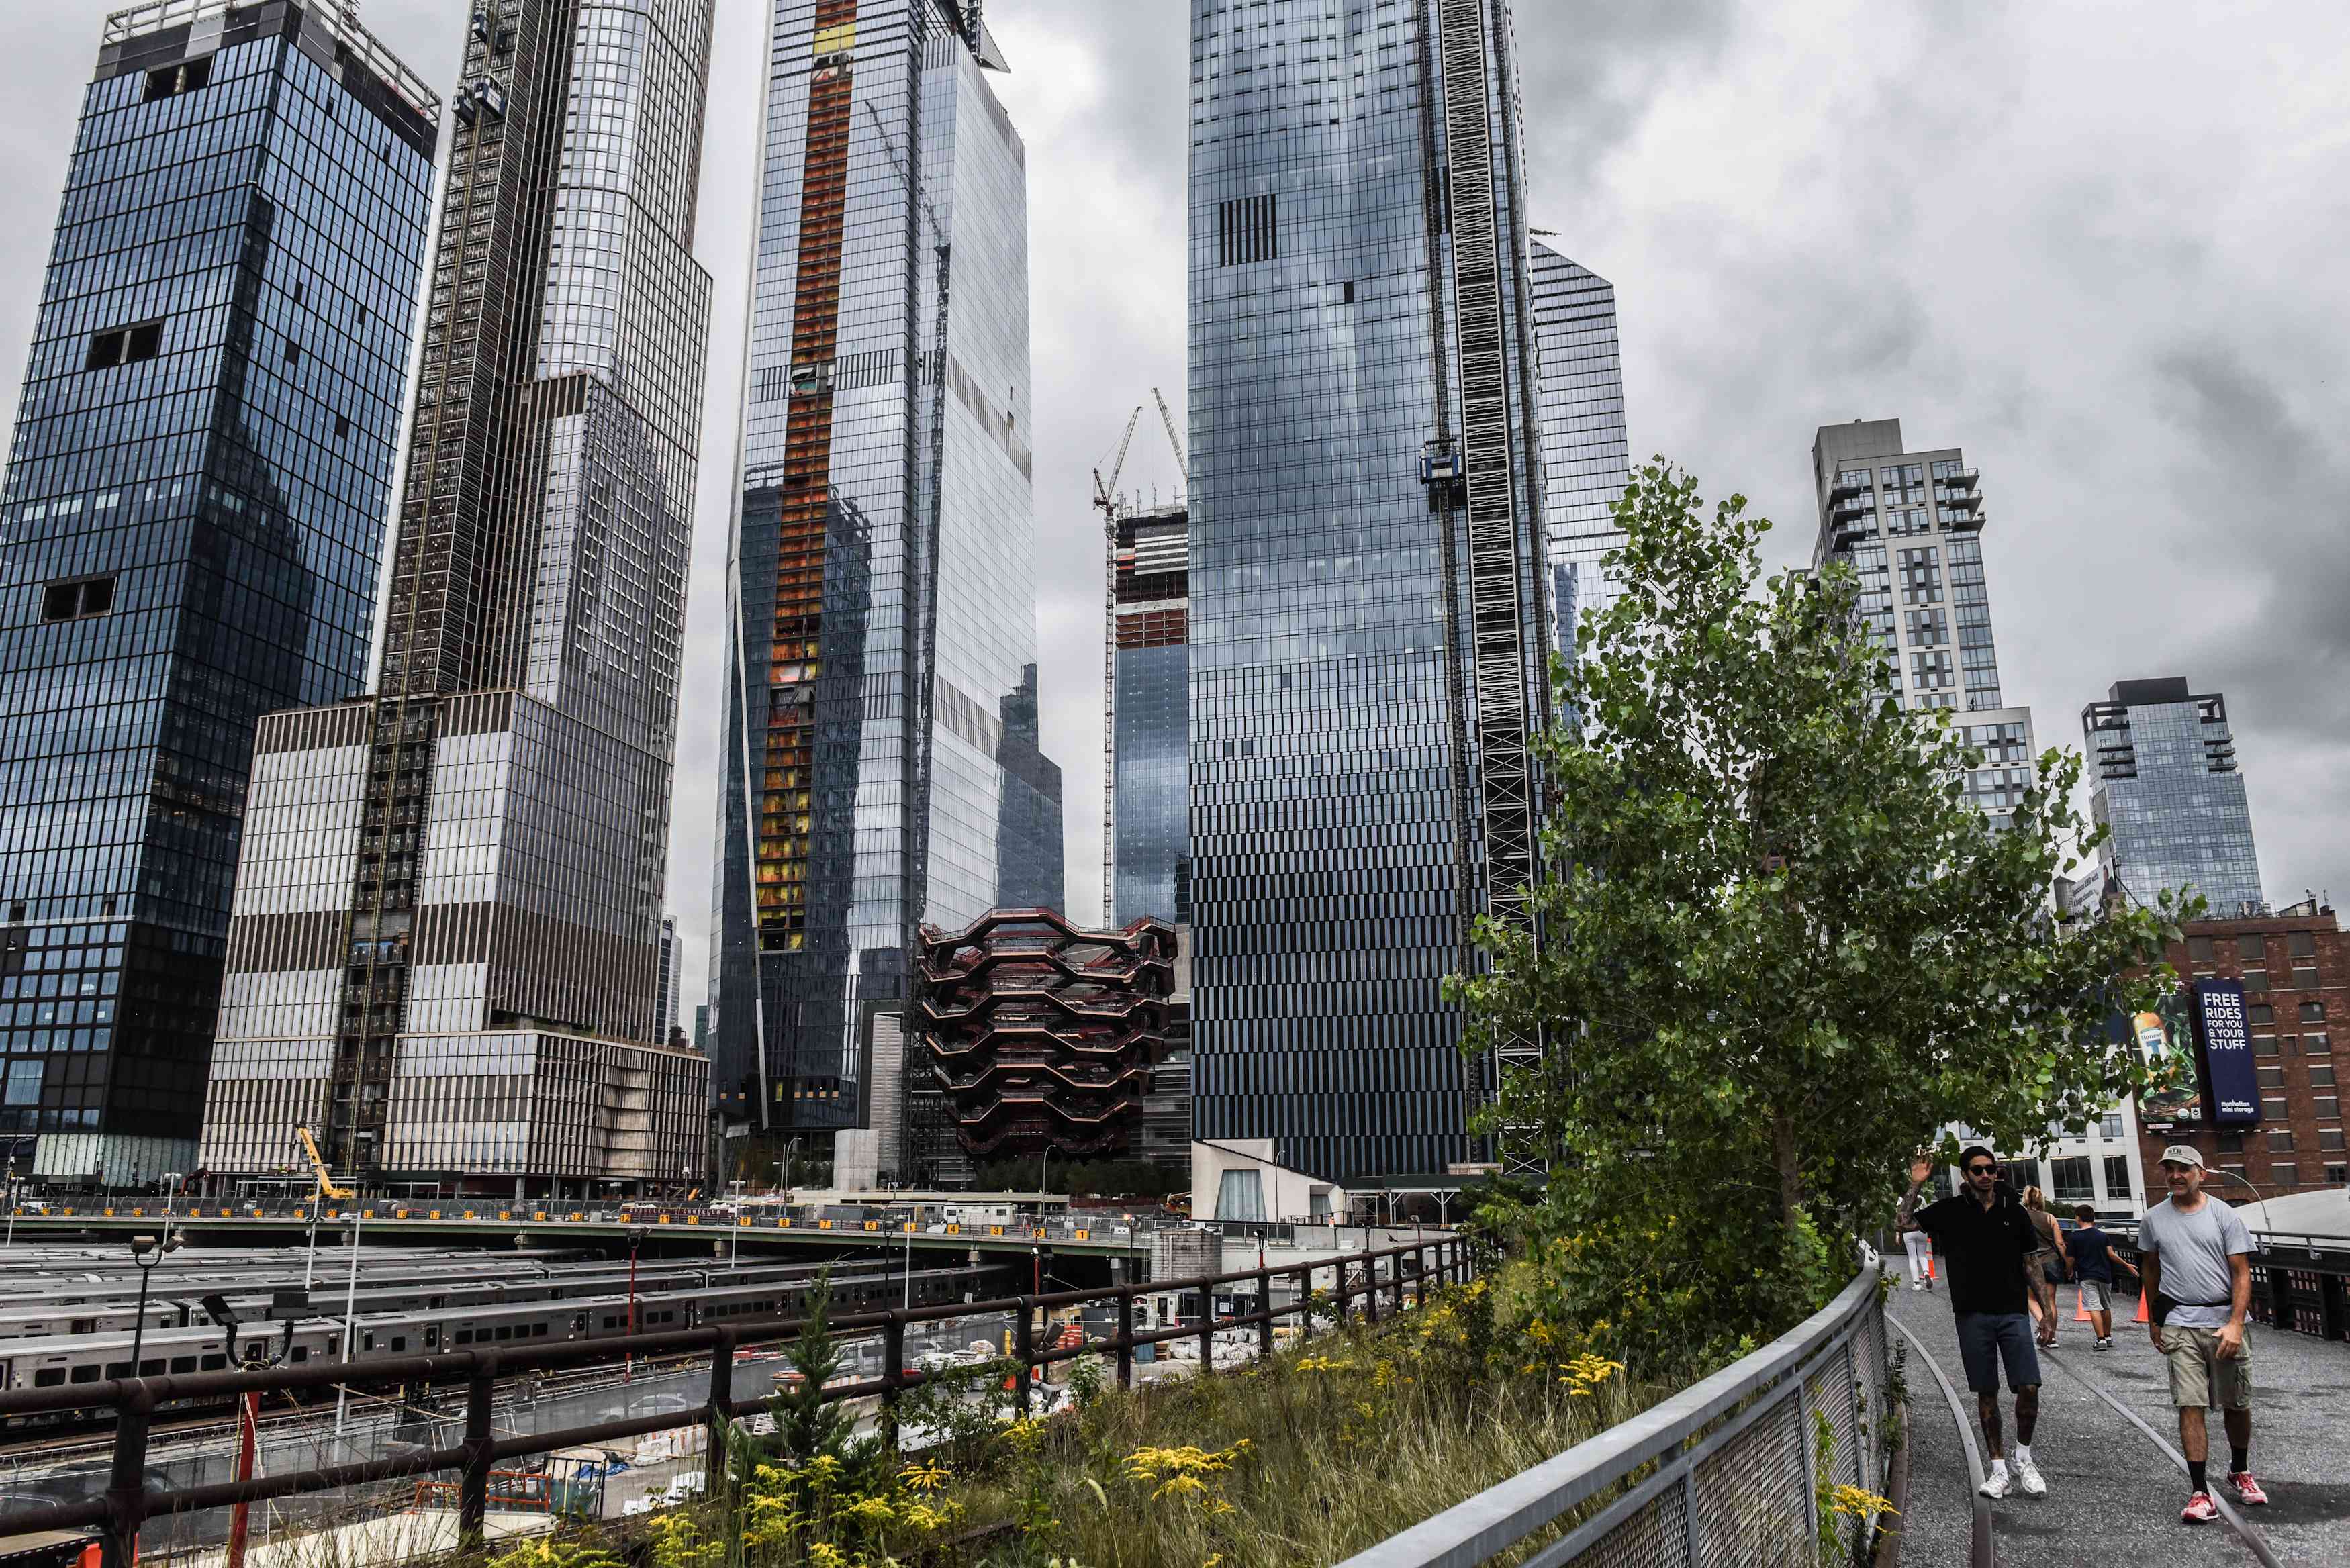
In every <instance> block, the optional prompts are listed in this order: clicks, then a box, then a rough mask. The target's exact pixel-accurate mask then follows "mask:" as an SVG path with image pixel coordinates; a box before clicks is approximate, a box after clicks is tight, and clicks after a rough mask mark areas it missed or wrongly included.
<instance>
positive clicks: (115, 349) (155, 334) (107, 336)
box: [81, 321, 163, 370]
mask: <svg viewBox="0 0 2350 1568" xmlns="http://www.w3.org/2000/svg"><path fill="white" fill-rule="evenodd" d="M162 351H163V324H162V323H161V321H141V322H139V323H138V324H136V325H135V326H130V327H108V328H107V329H106V330H105V331H103V332H93V333H91V334H90V335H89V355H88V358H85V359H84V360H83V361H82V367H81V368H82V369H85V370H111V369H114V368H115V367H116V366H118V365H136V364H138V363H139V362H140V360H142V359H152V358H155V356H156V355H158V354H161V352H162Z"/></svg>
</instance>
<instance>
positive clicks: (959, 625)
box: [711, 0, 1062, 1132]
mask: <svg viewBox="0 0 2350 1568" xmlns="http://www.w3.org/2000/svg"><path fill="white" fill-rule="evenodd" d="M773 3H774V6H775V9H774V38H773V47H772V50H771V52H770V55H769V60H770V67H769V77H768V83H767V102H766V139H765V151H764V159H763V162H762V166H761V171H760V192H759V225H758V234H759V241H758V252H757V255H756V257H755V260H754V279H753V298H752V306H751V345H750V356H749V358H750V364H749V386H748V388H747V400H746V409H745V414H744V420H743V473H742V489H741V502H740V507H741V510H740V514H739V517H738V521H737V526H736V534H735V539H734V549H733V559H732V561H731V563H730V565H731V573H732V588H733V605H732V607H731V609H732V612H733V628H734V630H735V641H734V649H733V661H732V665H731V668H730V670H729V674H728V691H727V731H726V742H725V743H726V760H725V766H726V775H725V787H724V789H723V791H722V796H721V805H720V822H719V832H720V853H719V855H718V857H717V888H716V897H715V900H714V901H715V905H716V908H715V909H714V911H713V915H714V919H713V926H714V929H715V931H716V940H715V942H714V944H713V945H714V949H715V950H714V954H713V961H712V979H713V982H714V983H713V987H712V992H713V997H714V1000H715V1002H716V1012H715V1015H714V1017H713V1018H712V1030H711V1033H712V1044H711V1055H712V1075H713V1077H714V1079H715V1087H716V1090H717V1095H718V1101H719V1106H720V1108H721V1109H722V1110H723V1111H724V1112H726V1113H727V1114H729V1115H731V1116H743V1118H745V1119H747V1120H748V1121H750V1122H751V1123H752V1124H753V1125H754V1126H756V1127H762V1128H768V1129H783V1128H789V1129H795V1130H806V1131H815V1132H825V1131H837V1130H839V1129H842V1128H847V1127H871V1126H873V1125H874V1118H875V1116H877V1114H879V1108H878V1107H876V1106H873V1105H872V1104H870V1103H869V1102H870V1100H871V1098H872V1096H870V1095H869V1094H868V1093H867V1090H868V1087H869V1086H870V1085H871V1078H870V1075H869V1073H868V1067H869V1064H870V1059H871V1054H872V1051H873V1043H874V1038H875V1031H876V1027H877V1025H876V1020H877V1019H881V1018H891V1027H893V1028H894V1027H895V1026H896V1024H897V1023H898V1022H899V1020H898V1019H896V1018H893V1017H891V1015H899V1014H902V1013H903V1012H904V1009H905V1006H906V994H907V990H906V988H907V973H908V961H909V954H910V950H911V947H912V944H913V941H914V939H915V931H916V928H917V927H918V925H920V923H922V922H925V921H927V922H930V923H932V924H935V925H938V926H941V927H942V928H945V929H961V928H962V927H963V926H966V925H968V924H969V923H970V922H971V921H972V920H973V919H977V918H978V917H979V916H980V915H981V914H983V913H984V912H985V911H986V910H988V909H991V908H993V907H995V906H997V905H999V904H1001V903H1003V902H1004V901H1005V898H1006V897H1007V896H1016V897H1017V898H1021V899H1022V900H1024V901H1042V900H1044V899H1046V898H1050V900H1051V901H1053V902H1058V900H1059V898H1060V896H1061V890H1062V888H1061V869H1060V868H1061V830H1060V783H1059V774H1058V770H1057V769H1054V768H1052V767H1051V764H1050V763H1046V762H1045V760H1044V758H1043V755H1042V753H1041V752H1039V751H1038V750H1037V747H1036V704H1037V691H1038V670H1037V660H1036V630H1035V587H1034V578H1035V570H1034V563H1035V519H1034V517H1033V514H1032V506H1031V496H1030V482H1031V467H1032V460H1031V455H1030V452H1029V445H1028V443H1029V439H1030V418H1029V402H1028V387H1029V364H1028V242H1027V226H1028V212H1027V171H1026V157H1027V155H1026V151H1025V149H1024V147H1023V145H1022V143H1021V140H1020V137H1019V135H1018V133H1017V132H1016V131H1015V130H1014V129H1013V126H1012V123H1011V120H1010V119H1008V118H1007V117H1006V115H1005V114H1004V111H1003V106H1002V105H1001V104H1000V103H999V102H998V101H997V100H996V97H995V94H994V92H993V89H992V88H990V87H989V85H988V82H987V79H986V74H985V73H987V72H988V71H991V70H1003V69H1004V68H1006V67H1005V63H1004V60H1003V56H1002V54H1001V52H1000V51H999V50H998V49H997V48H996V47H995V43H994V40H993V38H992V37H991V36H989V35H988V33H987V31H986V29H985V27H984V26H983V25H982V24H981V21H980V16H979V12H980V7H979V5H978V4H977V3H976V0H773Z"/></svg>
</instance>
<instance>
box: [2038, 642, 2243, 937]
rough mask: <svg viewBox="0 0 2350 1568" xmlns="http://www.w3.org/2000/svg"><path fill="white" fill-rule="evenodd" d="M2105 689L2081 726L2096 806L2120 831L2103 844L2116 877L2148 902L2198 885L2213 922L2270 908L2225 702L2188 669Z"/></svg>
mask: <svg viewBox="0 0 2350 1568" xmlns="http://www.w3.org/2000/svg"><path fill="white" fill-rule="evenodd" d="M2107 696H2108V701H2103V702H2092V703H2090V704H2089V705H2088V706H2087V707H2086V708H2085V709H2083V710H2082V711H2081V729H2082V732H2083V739H2084V741H2085V742H2086V743H2087V746H2088V750H2089V764H2090V779H2091V784H2092V786H2093V788H2094V790H2095V793H2094V794H2092V795H2091V796H2090V802H2089V804H2090V811H2091V814H2092V815H2094V816H2095V818H2096V820H2097V821H2098V822H2100V823H2102V824H2103V825H2105V826H2106V827H2108V828H2110V829H2112V833H2111V836H2108V837H2107V838H2106V842H2105V843H2104V844H2103V845H2102V846H2099V848H2098V850H2097V862H2098V865H2099V867H2100V868H2101V869H2103V870H2104V871H2105V873H2106V880H2107V882H2108V884H2109V885H2117V886H2118V887H2119V888H2120V889H2121V891H2122V893H2123V895H2124V896H2126V897H2127V898H2131V899H2133V900H2134V901H2136V902H2137V903H2140V904H2146V905H2151V904H2153V903H2154V901H2155V899H2156V898H2157V896H2158V895H2159V894H2161V893H2163V892H2166V891H2167V892H2170V893H2177V892H2178V890H2179V889H2180V888H2192V889H2193V890H2194V891H2195V892H2198V893H2199V894H2201V895H2202V896H2203V901H2204V902H2205V903H2206V904H2207V905H2209V906H2210V916H2211V918H2212V919H2238V918H2240V917H2243V916H2247V915H2260V914H2265V913H2266V912H2267V910H2268V903H2267V900H2266V899H2265V898H2263V896H2262V892H2261V863H2260V857H2259V855H2258V854H2257V853H2256V852H2255V851H2254V849H2253V846H2252V812H2251V805H2250V803H2249V802H2248V801H2247V800H2246V799H2245V795H2244V775H2243V774H2241V773H2238V772H2237V771H2236V742H2235V737H2234V735H2233V733H2232V732H2230V730H2229V728H2228V703H2227V700H2226V699H2225V698H2223V697H2221V696H2220V694H2219V693H2218V692H2216V691H2212V692H2205V693H2202V694H2200V695H2198V694H2196V693H2195V692H2193V691H2190V690H2189V687H2188V684H2187V680H2186V678H2185V677H2183V676H2170V677H2168V678H2166V679H2162V680H2117V681H2116V682H2115V683H2114V685H2113V688H2112V690H2111V691H2109V692H2108V694H2107Z"/></svg>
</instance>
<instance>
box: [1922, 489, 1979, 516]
mask: <svg viewBox="0 0 2350 1568" xmlns="http://www.w3.org/2000/svg"><path fill="white" fill-rule="evenodd" d="M1934 499H1935V500H1936V501H1937V502H1939V503H1940V504H1941V506H1942V509H1943V510H1944V511H1946V512H1947V511H1968V510H1971V509H1973V508H1974V507H1977V506H1981V504H1982V493H1981V492H1980V491H1974V490H1944V491H1939V492H1937V493H1935V496H1934Z"/></svg>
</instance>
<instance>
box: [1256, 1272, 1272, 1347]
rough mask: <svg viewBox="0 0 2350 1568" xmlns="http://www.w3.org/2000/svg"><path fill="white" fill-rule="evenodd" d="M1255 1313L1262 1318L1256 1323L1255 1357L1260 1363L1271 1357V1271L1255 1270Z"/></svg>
mask: <svg viewBox="0 0 2350 1568" xmlns="http://www.w3.org/2000/svg"><path fill="white" fill-rule="evenodd" d="M1256 1314H1257V1316H1258V1317H1259V1318H1260V1319H1261V1320H1263V1321H1261V1322H1260V1323H1258V1324H1257V1325H1256V1358H1257V1360H1258V1361H1259V1362H1260V1363H1263V1362H1267V1361H1271V1360H1272V1359H1273V1271H1272V1270H1271V1269H1259V1270H1258V1271H1257V1272H1256Z"/></svg>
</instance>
